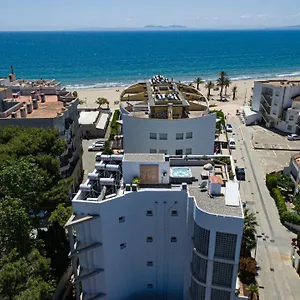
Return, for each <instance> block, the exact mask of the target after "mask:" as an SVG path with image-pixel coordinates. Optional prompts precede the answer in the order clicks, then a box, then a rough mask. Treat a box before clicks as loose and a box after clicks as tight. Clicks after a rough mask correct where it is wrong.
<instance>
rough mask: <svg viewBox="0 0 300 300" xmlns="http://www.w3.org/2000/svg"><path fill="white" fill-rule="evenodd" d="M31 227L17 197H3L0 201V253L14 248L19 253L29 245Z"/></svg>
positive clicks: (26, 249) (24, 251) (24, 250)
mask: <svg viewBox="0 0 300 300" xmlns="http://www.w3.org/2000/svg"><path fill="white" fill-rule="evenodd" d="M32 229H33V227H32V225H31V222H30V219H29V216H28V213H27V212H26V210H25V209H24V208H23V207H22V202H21V200H19V199H12V198H5V199H2V201H0V247H1V253H2V254H3V253H9V252H10V251H12V250H13V249H14V248H15V249H17V251H18V252H19V253H21V254H24V253H26V252H27V251H28V250H29V249H30V247H31V240H30V232H31V230H32Z"/></svg>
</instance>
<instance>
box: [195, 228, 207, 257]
mask: <svg viewBox="0 0 300 300" xmlns="http://www.w3.org/2000/svg"><path fill="white" fill-rule="evenodd" d="M209 237H210V231H209V230H207V229H204V228H202V227H200V226H198V225H197V224H196V223H195V224H194V244H195V248H196V249H197V251H198V252H199V253H201V254H203V255H206V256H207V255H208V248H209Z"/></svg>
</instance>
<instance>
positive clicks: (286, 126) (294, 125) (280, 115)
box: [251, 79, 300, 133]
mask: <svg viewBox="0 0 300 300" xmlns="http://www.w3.org/2000/svg"><path fill="white" fill-rule="evenodd" d="M251 108H252V110H253V111H255V112H259V119H260V122H262V123H263V124H265V125H266V126H267V127H269V128H271V127H274V128H276V129H278V130H280V131H283V132H286V133H299V130H300V127H299V126H300V118H299V116H300V81H296V80H285V79H282V80H278V79H277V80H264V81H256V82H255V83H254V89H253V97H252V106H251Z"/></svg>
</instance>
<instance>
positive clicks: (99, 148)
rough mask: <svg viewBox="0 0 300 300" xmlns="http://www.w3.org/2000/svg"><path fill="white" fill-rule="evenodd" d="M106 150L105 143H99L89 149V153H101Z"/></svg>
mask: <svg viewBox="0 0 300 300" xmlns="http://www.w3.org/2000/svg"><path fill="white" fill-rule="evenodd" d="M103 148H104V142H102V141H98V142H95V143H93V144H92V145H91V146H89V147H88V151H101V150H103Z"/></svg>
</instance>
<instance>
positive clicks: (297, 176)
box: [284, 153, 300, 195]
mask: <svg viewBox="0 0 300 300" xmlns="http://www.w3.org/2000/svg"><path fill="white" fill-rule="evenodd" d="M284 173H285V174H287V175H289V176H290V177H291V180H292V181H293V183H294V195H296V194H298V193H299V185H300V153H297V154H294V155H292V157H291V160H290V164H289V166H288V167H286V168H284Z"/></svg>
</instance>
